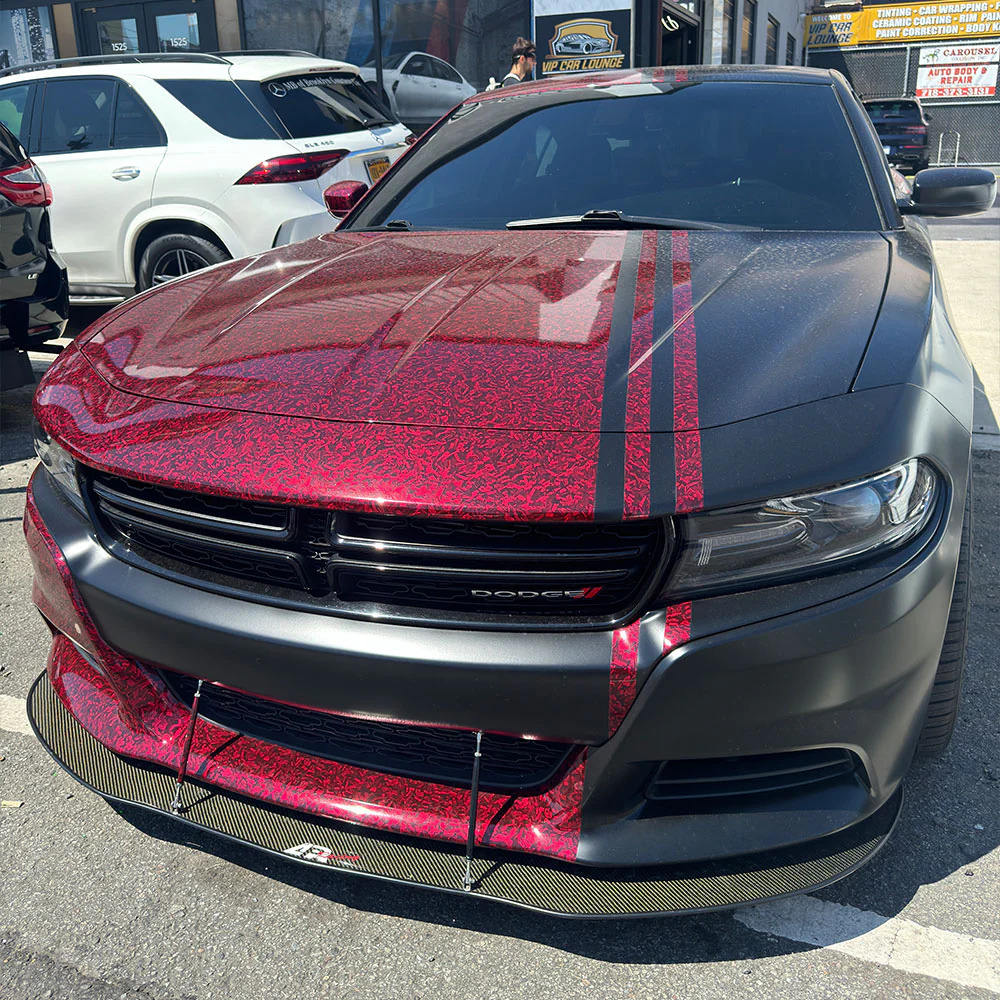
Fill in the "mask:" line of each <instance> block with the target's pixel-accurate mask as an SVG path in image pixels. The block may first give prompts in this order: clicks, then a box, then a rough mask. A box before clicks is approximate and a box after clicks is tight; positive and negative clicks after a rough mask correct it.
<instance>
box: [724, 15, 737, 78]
mask: <svg viewBox="0 0 1000 1000" xmlns="http://www.w3.org/2000/svg"><path fill="white" fill-rule="evenodd" d="M722 44H723V45H724V46H725V57H724V61H725V62H727V63H731V62H736V0H722Z"/></svg>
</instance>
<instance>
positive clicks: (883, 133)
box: [863, 97, 931, 170]
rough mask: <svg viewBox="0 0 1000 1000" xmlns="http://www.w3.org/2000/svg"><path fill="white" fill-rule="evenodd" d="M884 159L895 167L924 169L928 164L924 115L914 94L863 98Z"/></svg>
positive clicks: (925, 119)
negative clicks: (890, 97) (885, 97)
mask: <svg viewBox="0 0 1000 1000" xmlns="http://www.w3.org/2000/svg"><path fill="white" fill-rule="evenodd" d="M863 103H864V106H865V111H867V112H868V116H869V117H870V118H871V120H872V124H873V125H874V126H875V131H876V132H877V133H878V137H879V140H880V141H881V143H882V151H883V152H884V153H885V156H886V159H887V160H888V161H889V162H890V163H892V164H893V165H895V166H897V167H904V168H906V169H910V170H926V169H927V168H928V167H929V166H930V162H931V161H930V155H931V154H930V149H929V147H928V143H927V127H928V126H927V120H928V119H927V116H926V115H925V114H924V109H923V108H922V107H921V105H920V101H918V100H917V99H916V98H915V97H903V98H895V99H892V100H882V99H879V100H870V101H864V102H863Z"/></svg>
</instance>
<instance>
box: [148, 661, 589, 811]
mask: <svg viewBox="0 0 1000 1000" xmlns="http://www.w3.org/2000/svg"><path fill="white" fill-rule="evenodd" d="M161 676H162V677H163V679H164V681H165V682H166V684H167V686H168V687H169V688H170V689H171V691H172V692H173V693H174V695H175V696H176V697H177V698H178V700H179V701H181V702H182V704H184V705H185V706H187V707H190V706H191V703H192V701H193V699H194V691H195V687H196V686H197V683H198V681H197V679H196V678H194V677H190V676H188V675H187V674H178V673H174V672H173V671H169V670H164V671H162V672H161ZM199 715H200V716H201V717H203V718H205V719H207V720H208V721H210V722H213V723H215V724H216V725H219V726H222V727H223V728H225V729H230V730H233V731H234V732H237V733H241V734H242V735H244V736H250V737H252V738H254V739H258V740H262V741H263V742H265V743H274V744H277V745H278V746H283V747H287V748H289V749H290V750H297V751H299V752H300V753H304V754H308V755H310V756H312V757H323V758H325V759H327V760H335V761H337V762H339V763H341V764H352V765H354V766H356V767H363V768H366V769H368V770H372V771H380V772H383V773H385V774H395V775H399V776H400V777H407V778H417V779H419V780H423V781H434V782H438V783H442V784H449V785H459V786H462V787H469V785H470V784H471V779H472V754H473V750H474V747H475V735H474V734H473V733H472V732H470V731H469V730H464V729H445V728H441V727H437V726H410V725H405V724H402V723H395V722H377V721H373V720H370V719H356V718H349V717H347V716H343V715H332V714H330V713H329V712H321V711H317V710H316V709H310V708H299V707H297V706H294V705H286V704H283V703H282V702H277V701H272V700H271V699H269V698H261V697H259V696H257V695H252V694H245V693H243V692H241V691H234V690H232V689H231V688H224V687H218V686H216V685H211V684H210V685H206V686H203V687H202V692H201V699H200V701H199ZM576 749H577V747H576V746H575V745H574V744H571V743H555V742H549V741H544V740H529V739H521V738H518V737H516V736H501V735H497V734H494V733H486V734H484V736H483V745H482V752H483V757H482V765H481V771H480V787H481V788H482V789H483V790H484V791H494V792H508V793H511V794H519V793H524V792H529V791H535V790H537V789H540V788H544V787H545V786H547V785H549V784H551V783H553V782H554V781H556V780H557V779H558V778H559V777H561V775H562V773H563V771H564V770H565V768H566V766H567V764H568V762H569V759H570V757H571V756H572V755H573V752H574V751H575V750H576Z"/></svg>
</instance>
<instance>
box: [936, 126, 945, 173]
mask: <svg viewBox="0 0 1000 1000" xmlns="http://www.w3.org/2000/svg"><path fill="white" fill-rule="evenodd" d="M943 147H944V132H942V133H941V134H940V135H939V136H938V157H937V163H936V164H935V166H937V167H940V166H941V150H942V148H943Z"/></svg>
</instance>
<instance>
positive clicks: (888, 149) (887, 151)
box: [882, 146, 892, 156]
mask: <svg viewBox="0 0 1000 1000" xmlns="http://www.w3.org/2000/svg"><path fill="white" fill-rule="evenodd" d="M882 152H883V153H885V155H886V156H888V155H889V154H890V153H891V152H892V146H883V147H882Z"/></svg>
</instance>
